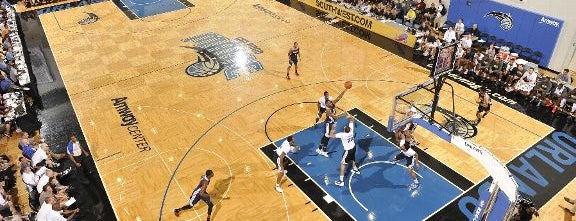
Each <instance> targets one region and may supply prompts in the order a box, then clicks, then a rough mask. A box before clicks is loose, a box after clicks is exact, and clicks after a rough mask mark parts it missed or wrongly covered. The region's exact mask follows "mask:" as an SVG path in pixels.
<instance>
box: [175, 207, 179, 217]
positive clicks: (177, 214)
mask: <svg viewBox="0 0 576 221" xmlns="http://www.w3.org/2000/svg"><path fill="white" fill-rule="evenodd" d="M174 215H175V216H176V217H179V216H180V210H179V209H174Z"/></svg>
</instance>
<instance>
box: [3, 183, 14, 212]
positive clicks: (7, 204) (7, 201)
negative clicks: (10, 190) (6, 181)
mask: <svg viewBox="0 0 576 221" xmlns="http://www.w3.org/2000/svg"><path fill="white" fill-rule="evenodd" d="M12 207H13V205H12V197H11V196H10V195H8V194H7V193H6V192H4V188H0V211H2V210H6V209H10V208H12Z"/></svg>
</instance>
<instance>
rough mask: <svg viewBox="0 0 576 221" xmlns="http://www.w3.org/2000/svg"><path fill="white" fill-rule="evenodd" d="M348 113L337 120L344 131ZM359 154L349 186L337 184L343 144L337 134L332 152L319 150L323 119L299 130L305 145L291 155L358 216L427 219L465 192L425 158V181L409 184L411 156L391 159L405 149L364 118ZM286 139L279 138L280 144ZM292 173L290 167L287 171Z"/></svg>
mask: <svg viewBox="0 0 576 221" xmlns="http://www.w3.org/2000/svg"><path fill="white" fill-rule="evenodd" d="M345 124H347V119H346V118H345V117H341V118H340V119H339V120H338V121H337V126H336V132H337V133H338V132H341V131H342V130H343V127H344V125H345ZM355 125H356V128H355V129H356V130H355V134H356V135H355V142H356V160H357V163H358V164H359V167H360V172H361V174H360V175H356V174H354V175H351V173H350V168H348V169H347V172H346V176H345V178H344V181H345V185H344V187H339V186H336V185H334V181H336V180H338V177H339V170H340V161H341V159H342V154H343V152H344V149H343V147H342V143H341V141H340V140H339V139H338V138H333V139H331V140H330V142H329V144H328V151H329V153H330V154H329V155H330V158H326V157H323V156H319V155H317V154H316V152H315V150H316V148H317V147H318V145H319V143H320V139H321V138H322V133H323V129H324V125H323V124H319V125H317V126H316V127H311V128H307V129H305V130H303V131H300V132H298V133H296V134H294V137H295V138H296V143H297V144H298V145H300V146H301V150H300V151H298V152H297V153H290V154H289V155H288V156H289V158H290V159H291V160H292V161H293V162H294V163H295V164H297V166H298V167H300V169H301V170H302V171H304V173H306V174H307V175H308V176H309V177H310V178H311V179H313V180H314V181H315V182H316V183H317V184H318V185H319V186H320V187H321V188H322V189H323V191H324V192H325V193H326V194H327V195H328V196H329V197H328V200H330V199H329V198H330V197H331V198H333V199H334V200H335V202H336V203H338V204H339V205H340V206H341V207H342V208H343V209H344V210H346V212H348V213H349V215H350V216H352V217H353V218H354V219H356V220H390V221H393V220H422V219H424V218H426V217H427V216H429V215H431V214H432V213H434V212H435V211H437V210H438V209H440V208H441V207H442V206H444V205H445V204H447V203H448V202H450V201H451V200H452V199H454V198H456V197H457V196H458V195H459V194H461V193H462V190H461V189H459V188H458V187H457V186H455V185H453V184H452V183H450V182H449V181H448V180H446V179H445V178H444V177H442V176H440V175H438V174H437V173H436V172H434V171H433V170H432V169H430V168H429V167H428V166H426V165H424V164H423V163H421V166H420V168H419V169H418V170H417V173H418V174H419V176H421V178H420V183H421V185H420V186H419V187H418V188H416V189H415V190H409V188H408V186H409V185H410V183H412V178H411V177H410V175H409V174H408V171H407V170H406V167H405V165H406V162H405V161H404V160H402V161H400V162H399V163H398V164H394V163H392V162H391V161H392V160H393V158H394V156H396V155H397V154H398V153H400V150H399V149H398V147H396V146H395V145H394V144H392V143H391V142H390V141H388V140H386V139H385V138H383V137H382V136H380V135H379V134H377V133H376V132H374V131H373V130H371V129H370V128H368V127H367V126H365V125H364V124H362V123H361V122H358V121H356V122H355ZM282 141H284V139H281V140H278V141H276V142H274V144H275V145H276V146H279V145H280V144H281V143H282ZM288 173H290V171H288Z"/></svg>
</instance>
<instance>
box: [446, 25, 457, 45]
mask: <svg viewBox="0 0 576 221" xmlns="http://www.w3.org/2000/svg"><path fill="white" fill-rule="evenodd" d="M444 41H445V42H447V43H452V42H454V41H456V32H455V31H454V28H452V27H448V30H447V31H446V32H444Z"/></svg>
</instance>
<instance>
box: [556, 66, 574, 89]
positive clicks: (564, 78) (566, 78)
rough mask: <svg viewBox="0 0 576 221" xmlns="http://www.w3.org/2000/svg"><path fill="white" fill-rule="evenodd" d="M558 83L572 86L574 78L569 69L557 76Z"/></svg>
mask: <svg viewBox="0 0 576 221" xmlns="http://www.w3.org/2000/svg"><path fill="white" fill-rule="evenodd" d="M556 82H557V83H563V84H565V85H572V77H571V76H570V70H568V69H567V68H566V69H564V71H562V73H560V74H558V75H556Z"/></svg>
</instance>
